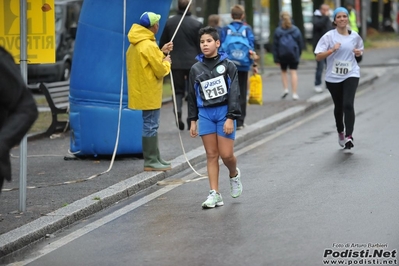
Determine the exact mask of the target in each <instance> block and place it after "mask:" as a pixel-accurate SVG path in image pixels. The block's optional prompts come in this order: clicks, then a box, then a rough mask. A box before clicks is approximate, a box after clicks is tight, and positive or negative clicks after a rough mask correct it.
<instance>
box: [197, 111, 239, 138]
mask: <svg viewBox="0 0 399 266" xmlns="http://www.w3.org/2000/svg"><path fill="white" fill-rule="evenodd" d="M198 109H199V110H198V111H199V114H198V134H199V135H200V136H203V135H208V134H213V133H216V134H217V135H218V136H222V137H225V138H228V139H232V140H234V139H235V137H236V121H235V120H234V131H233V133H231V134H228V135H227V134H225V133H224V132H223V126H224V122H226V119H227V118H226V114H227V110H228V106H227V105H223V106H216V107H202V108H198Z"/></svg>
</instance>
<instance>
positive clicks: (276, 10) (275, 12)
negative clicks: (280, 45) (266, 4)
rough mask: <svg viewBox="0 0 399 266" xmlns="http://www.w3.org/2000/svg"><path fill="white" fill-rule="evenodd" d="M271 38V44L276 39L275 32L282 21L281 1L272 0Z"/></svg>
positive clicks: (270, 12)
mask: <svg viewBox="0 0 399 266" xmlns="http://www.w3.org/2000/svg"><path fill="white" fill-rule="evenodd" d="M269 14H270V18H269V19H270V31H269V32H270V36H269V43H270V44H272V43H273V38H274V30H275V29H276V28H277V27H278V23H279V21H280V7H279V0H270V9H269Z"/></svg>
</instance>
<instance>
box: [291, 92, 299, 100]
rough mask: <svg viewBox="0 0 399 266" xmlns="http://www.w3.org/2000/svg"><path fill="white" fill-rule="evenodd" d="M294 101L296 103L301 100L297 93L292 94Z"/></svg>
mask: <svg viewBox="0 0 399 266" xmlns="http://www.w3.org/2000/svg"><path fill="white" fill-rule="evenodd" d="M292 99H293V100H294V101H296V100H299V96H298V94H296V93H294V94H292Z"/></svg>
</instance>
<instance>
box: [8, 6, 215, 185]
mask: <svg viewBox="0 0 399 266" xmlns="http://www.w3.org/2000/svg"><path fill="white" fill-rule="evenodd" d="M191 2H192V0H190V2H189V3H188V5H187V7H186V9H185V11H184V13H183V16H182V18H181V19H180V22H179V24H178V25H177V28H176V30H175V32H174V34H173V36H172V39H171V41H173V39H174V37H175V36H176V33H177V31H178V29H179V28H180V25H181V23H182V21H183V19H184V17H185V16H186V13H187V11H188V9H189V8H190V5H191ZM125 33H126V0H124V1H123V42H122V47H123V49H122V73H121V87H120V98H119V116H118V129H117V135H116V141H115V147H114V152H113V154H112V159H111V163H110V166H109V168H108V169H107V170H106V171H104V172H101V173H98V174H95V175H92V176H90V177H88V178H83V179H77V180H73V181H66V182H60V183H56V184H50V185H49V184H47V185H40V186H30V187H28V189H34V188H43V187H53V186H61V185H67V184H74V183H81V182H85V181H88V180H91V179H93V178H95V177H98V176H101V175H103V174H105V173H108V172H109V171H111V169H112V167H113V164H114V161H115V156H116V151H117V149H118V144H119V136H120V125H121V117H122V103H123V85H124V75H123V74H124V73H123V69H124V62H125V45H126V44H125V39H126V38H125V35H126V34H125ZM170 79H171V87H172V93H173V105H174V108H175V110H177V105H176V94H175V87H174V84H173V74H172V70H171V71H170ZM175 119H176V123H178V117H177V112H176V111H175ZM179 139H180V146H181V148H182V150H183V154H184V157H185V159H186V162H187V164H188V165H189V166H190V168H191V169H192V170H193V171H194V173H196V174H197V175H198V176H200V177H201V178H198V179H203V178H205V177H207V176H206V175H202V174H200V173H198V172H197V171H196V170H195V169H194V167H193V166H192V165H191V163H190V161H189V159H188V158H187V155H186V151H185V149H184V145H183V140H182V137H181V134H180V131H179ZM69 152H70V151H69ZM70 153H71V152H70ZM76 153H79V152H76ZM76 153H71V154H76ZM11 155H12V154H11ZM45 156H60V155H30V156H29V157H45ZM12 157H15V158H17V156H13V155H12ZM192 181H196V179H194V180H192ZM187 182H189V181H187ZM13 190H18V188H11V189H3V191H4V192H6V191H13Z"/></svg>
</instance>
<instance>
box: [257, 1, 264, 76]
mask: <svg viewBox="0 0 399 266" xmlns="http://www.w3.org/2000/svg"><path fill="white" fill-rule="evenodd" d="M257 9H258V10H259V12H258V16H259V43H260V48H259V49H260V52H259V57H260V58H259V63H260V72H261V73H263V68H264V58H265V48H264V45H263V41H266V40H263V37H262V33H263V27H264V25H263V19H262V15H263V9H262V5H261V4H260V1H257Z"/></svg>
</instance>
